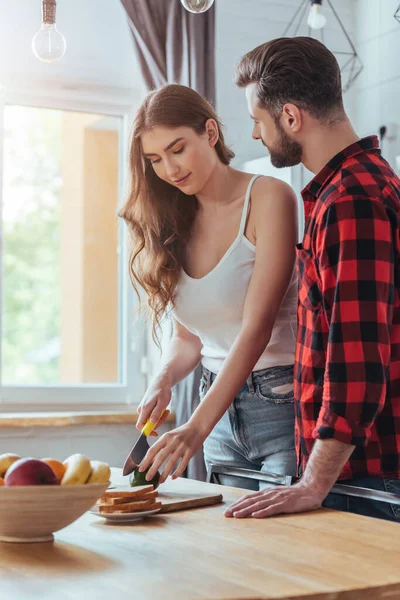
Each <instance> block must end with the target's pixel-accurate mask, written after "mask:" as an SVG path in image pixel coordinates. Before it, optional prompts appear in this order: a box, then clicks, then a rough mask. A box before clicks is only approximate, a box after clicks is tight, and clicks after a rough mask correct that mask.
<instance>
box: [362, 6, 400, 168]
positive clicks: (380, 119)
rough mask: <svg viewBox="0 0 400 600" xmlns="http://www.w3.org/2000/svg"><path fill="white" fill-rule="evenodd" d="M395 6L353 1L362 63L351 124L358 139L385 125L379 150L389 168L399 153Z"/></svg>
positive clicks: (399, 51) (399, 44)
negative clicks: (385, 133)
mask: <svg viewBox="0 0 400 600" xmlns="http://www.w3.org/2000/svg"><path fill="white" fill-rule="evenodd" d="M398 6H399V0H356V2H355V6H354V24H355V34H356V40H357V49H358V51H359V53H360V57H361V60H362V61H363V63H364V69H363V71H362V72H361V74H360V77H359V79H358V82H357V88H356V102H355V111H354V122H355V126H356V130H357V133H358V134H359V135H361V136H364V135H369V134H371V133H377V131H378V130H379V127H380V126H381V125H386V126H389V129H388V133H387V136H386V139H385V138H384V140H383V143H382V149H383V153H384V155H385V156H386V157H387V158H388V160H389V161H390V162H391V164H392V165H393V166H394V164H395V156H396V155H399V154H400V62H399V60H398V57H399V55H400V23H399V22H398V21H396V20H395V19H394V18H393V15H394V13H395V11H396V9H397V7H398ZM392 124H395V125H397V131H396V127H393V125H392ZM391 137H393V139H391ZM388 138H389V139H388Z"/></svg>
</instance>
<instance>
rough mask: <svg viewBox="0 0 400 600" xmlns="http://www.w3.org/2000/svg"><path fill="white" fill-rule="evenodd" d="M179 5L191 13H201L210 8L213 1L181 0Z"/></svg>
mask: <svg viewBox="0 0 400 600" xmlns="http://www.w3.org/2000/svg"><path fill="white" fill-rule="evenodd" d="M181 3H182V5H183V6H184V7H185V8H186V10H188V11H189V12H191V13H203V12H206V11H207V10H208V9H209V8H211V7H212V5H213V4H214V0H181Z"/></svg>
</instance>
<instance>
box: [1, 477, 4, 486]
mask: <svg viewBox="0 0 400 600" xmlns="http://www.w3.org/2000/svg"><path fill="white" fill-rule="evenodd" d="M0 485H4V479H3V478H2V477H0Z"/></svg>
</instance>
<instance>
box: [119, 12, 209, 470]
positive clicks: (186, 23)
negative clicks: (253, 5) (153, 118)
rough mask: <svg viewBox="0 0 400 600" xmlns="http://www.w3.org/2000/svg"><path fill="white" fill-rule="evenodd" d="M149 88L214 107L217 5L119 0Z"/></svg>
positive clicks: (183, 395)
mask: <svg viewBox="0 0 400 600" xmlns="http://www.w3.org/2000/svg"><path fill="white" fill-rule="evenodd" d="M121 2H122V4H123V6H124V8H125V10H126V13H127V16H128V22H129V25H130V28H131V31H132V36H133V41H134V45H135V49H136V53H137V56H138V58H139V60H140V65H141V69H142V73H143V77H144V80H145V83H146V85H147V88H148V89H149V90H152V89H157V88H158V87H160V86H162V85H165V84H167V83H181V84H183V85H187V86H189V87H191V88H193V89H194V90H196V91H197V92H199V93H200V94H201V95H202V96H204V97H205V98H207V100H208V101H209V102H210V103H211V104H212V105H215V64H214V63H215V61H214V52H215V49H214V37H215V36H214V24H215V7H214V6H212V7H211V8H210V9H209V10H208V11H207V12H205V13H202V14H193V13H189V12H188V11H187V10H186V9H185V8H184V7H183V6H182V4H181V2H180V0H121ZM200 377H201V366H200V365H199V366H198V367H197V368H196V369H195V370H194V371H193V373H191V374H190V375H189V376H188V377H186V378H185V379H184V380H183V381H181V382H180V383H178V385H176V386H175V388H174V390H173V408H174V412H175V414H176V425H177V427H179V426H180V425H183V424H184V423H186V422H187V421H188V419H189V418H190V416H191V415H192V414H193V412H194V410H195V409H196V407H197V406H198V404H199V385H200ZM186 476H187V477H189V478H190V479H198V480H202V481H204V480H205V477H206V469H205V465H204V459H203V452H202V451H201V452H199V453H198V454H197V455H196V456H195V457H193V459H192V460H191V461H190V463H189V465H188V468H187V471H186Z"/></svg>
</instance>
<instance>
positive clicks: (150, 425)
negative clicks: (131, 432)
mask: <svg viewBox="0 0 400 600" xmlns="http://www.w3.org/2000/svg"><path fill="white" fill-rule="evenodd" d="M165 411H166V409H165V408H164V410H163V411H162V413H161V415H160V419H161V417H162V416H163V414H164V413H165ZM160 419H158V420H160ZM157 422H158V421H157ZM156 425H157V423H152V422H151V421H150V419H149V420H148V421H147V423H146V425H145V426H144V427H143V429H142V433H143V435H145V436H146V437H148V436H149V435H150V434H151V432H152V431H153V430H154V428H155V427H156Z"/></svg>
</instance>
